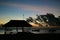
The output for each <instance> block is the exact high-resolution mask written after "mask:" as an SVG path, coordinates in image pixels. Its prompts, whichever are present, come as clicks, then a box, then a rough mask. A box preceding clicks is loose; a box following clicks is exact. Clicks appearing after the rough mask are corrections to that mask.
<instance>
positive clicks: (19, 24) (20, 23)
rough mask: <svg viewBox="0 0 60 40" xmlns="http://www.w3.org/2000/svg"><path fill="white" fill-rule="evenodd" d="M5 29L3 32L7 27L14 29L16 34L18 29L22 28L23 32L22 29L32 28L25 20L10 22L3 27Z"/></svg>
mask: <svg viewBox="0 0 60 40" xmlns="http://www.w3.org/2000/svg"><path fill="white" fill-rule="evenodd" d="M3 27H5V30H6V28H7V27H16V30H17V32H18V27H22V32H24V27H32V25H30V24H29V23H28V22H26V21H25V20H10V21H9V22H8V23H6V24H5V25H3Z"/></svg>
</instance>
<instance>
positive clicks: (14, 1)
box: [0, 0, 60, 24]
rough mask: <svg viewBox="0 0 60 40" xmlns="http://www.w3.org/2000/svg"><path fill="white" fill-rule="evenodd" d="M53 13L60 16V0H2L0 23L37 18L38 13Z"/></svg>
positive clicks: (0, 2) (0, 3)
mask: <svg viewBox="0 0 60 40" xmlns="http://www.w3.org/2000/svg"><path fill="white" fill-rule="evenodd" d="M46 13H52V14H54V15H55V16H60V1H59V0H55V1H54V0H9V1H8V0H3V1H2V0H0V24H5V23H6V22H8V21H9V20H11V19H12V20H23V15H24V20H25V19H26V18H28V17H32V18H35V17H36V14H39V15H44V14H46Z"/></svg>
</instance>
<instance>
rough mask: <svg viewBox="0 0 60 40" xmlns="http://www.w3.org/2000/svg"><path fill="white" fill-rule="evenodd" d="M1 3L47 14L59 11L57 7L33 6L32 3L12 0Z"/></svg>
mask: <svg viewBox="0 0 60 40" xmlns="http://www.w3.org/2000/svg"><path fill="white" fill-rule="evenodd" d="M0 4H2V5H8V6H12V7H17V8H21V9H23V10H28V11H34V12H38V13H39V14H46V13H48V12H50V13H56V12H57V11H58V9H57V8H54V7H49V6H32V5H26V4H20V3H12V2H10V3H8V2H6V3H0Z"/></svg>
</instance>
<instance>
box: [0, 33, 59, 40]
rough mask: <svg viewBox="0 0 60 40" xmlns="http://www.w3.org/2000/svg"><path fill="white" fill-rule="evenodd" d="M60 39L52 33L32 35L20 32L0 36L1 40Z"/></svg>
mask: <svg viewBox="0 0 60 40" xmlns="http://www.w3.org/2000/svg"><path fill="white" fill-rule="evenodd" d="M59 37H60V35H59V34H54V33H49V34H32V33H26V32H20V33H17V34H14V35H13V34H4V35H0V39H1V40H3V39H4V40H9V39H10V40H15V39H17V40H18V39H20V40H32V39H33V40H38V39H39V40H40V39H41V40H45V39H48V40H49V39H50V40H58V39H59Z"/></svg>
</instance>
